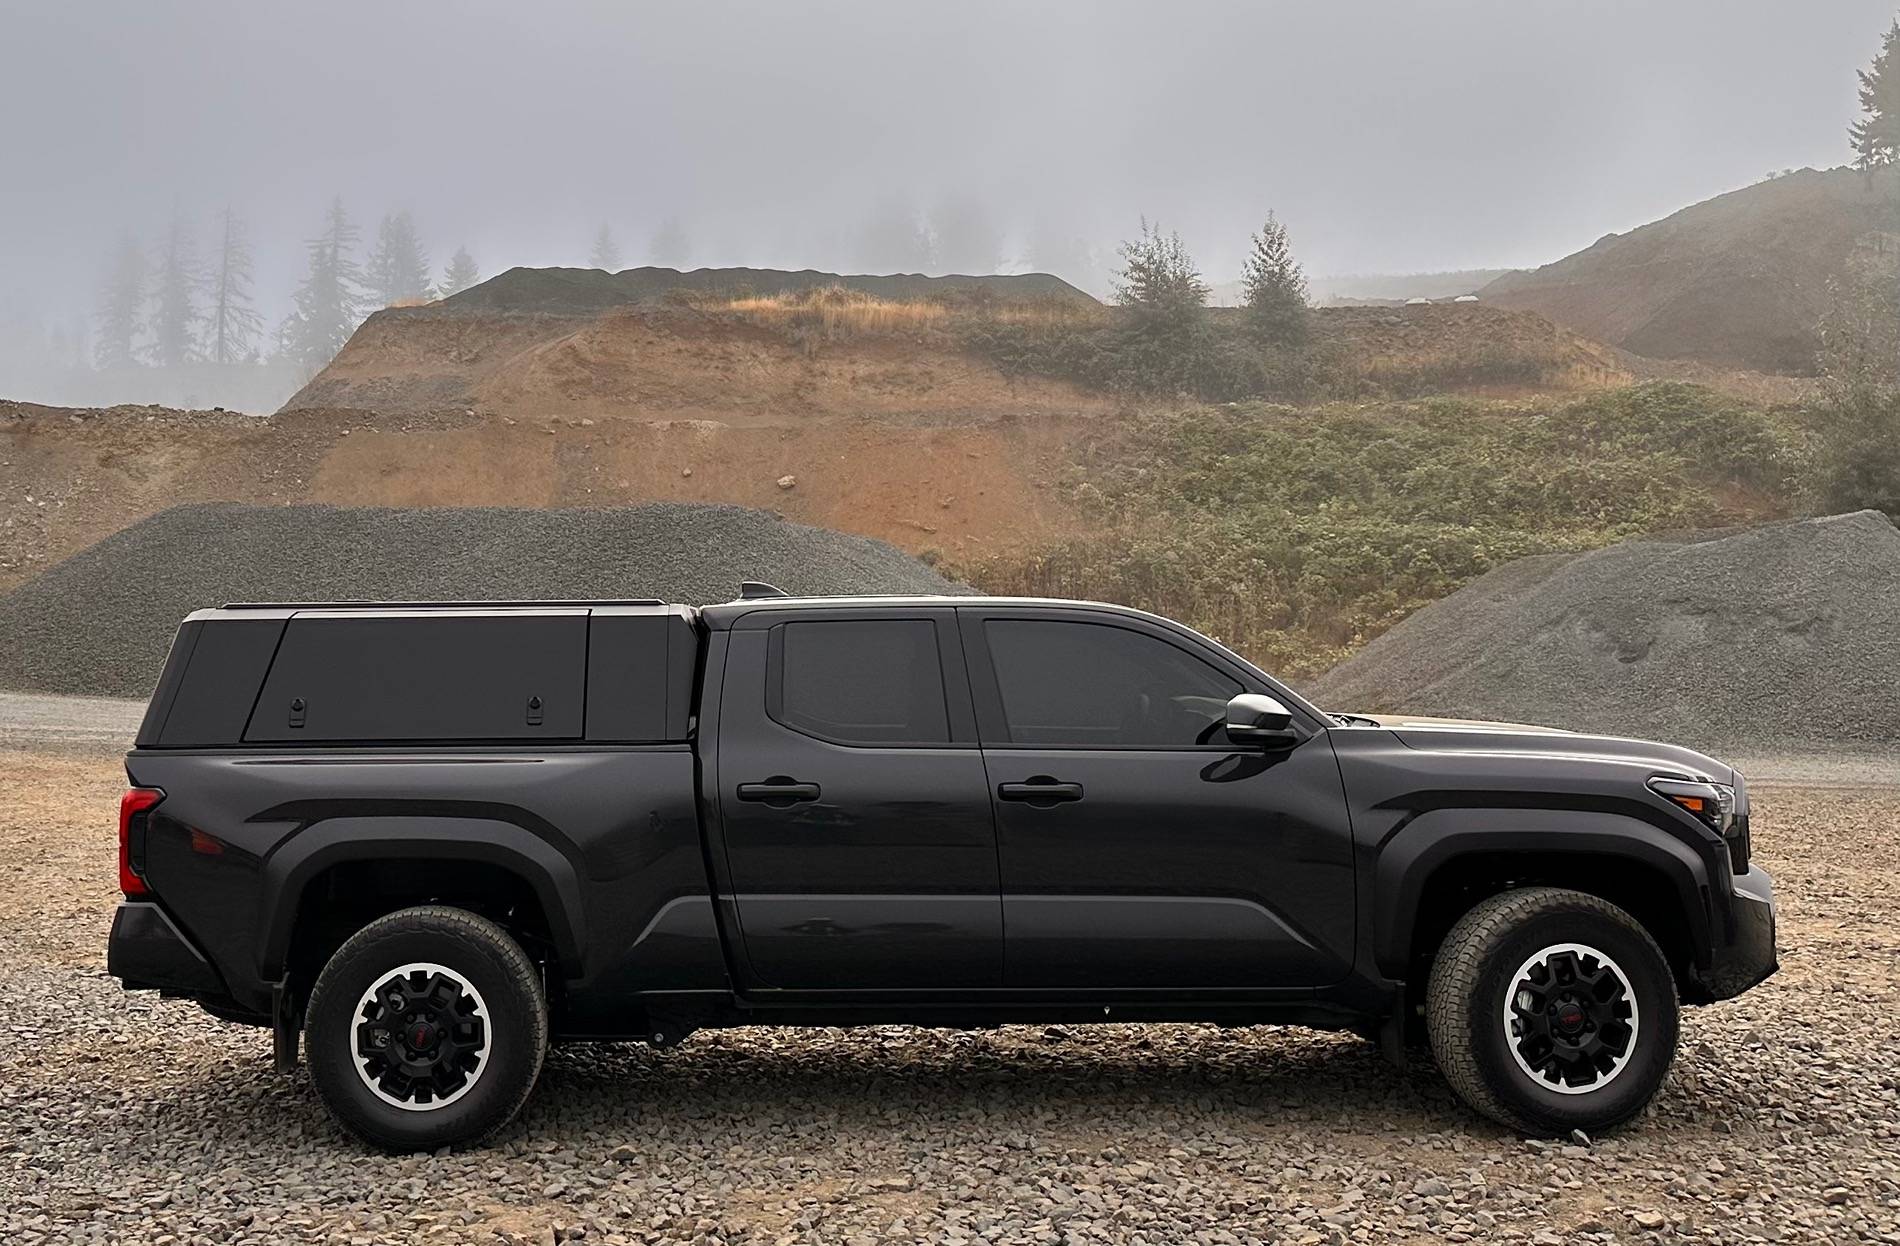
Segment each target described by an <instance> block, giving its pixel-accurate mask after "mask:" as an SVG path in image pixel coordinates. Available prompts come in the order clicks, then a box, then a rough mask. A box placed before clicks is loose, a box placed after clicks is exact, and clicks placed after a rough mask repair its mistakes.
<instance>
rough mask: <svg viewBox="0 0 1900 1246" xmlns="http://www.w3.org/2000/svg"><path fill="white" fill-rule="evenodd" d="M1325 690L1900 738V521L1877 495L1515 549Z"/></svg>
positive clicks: (1558, 715)
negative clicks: (1542, 549) (1870, 502)
mask: <svg viewBox="0 0 1900 1246" xmlns="http://www.w3.org/2000/svg"><path fill="white" fill-rule="evenodd" d="M1311 691H1312V693H1313V695H1314V696H1315V697H1316V698H1317V699H1318V701H1319V702H1320V704H1322V705H1325V706H1327V707H1328V708H1331V709H1343V710H1358V711H1360V712H1363V713H1380V712H1384V711H1394V712H1400V713H1406V714H1421V715H1424V714H1436V715H1444V716H1447V717H1452V718H1490V719H1504V720H1509V721H1517V722H1533V723H1544V724H1547V725H1550V726H1553V727H1569V728H1572V729H1575V730H1580V731H1607V732H1611V733H1613V734H1617V735H1635V736H1643V737H1646V738H1650V739H1659V740H1677V741H1680V742H1682V743H1684V744H1688V745H1691V746H1692V747H1696V748H1701V749H1704V750H1707V751H1711V752H1715V753H1717V754H1718V755H1719V754H1720V753H1722V752H1751V753H1760V752H1769V751H1772V752H1785V751H1789V750H1792V749H1800V748H1802V747H1804V746H1821V745H1836V744H1838V745H1841V746H1847V747H1860V748H1875V749H1882V750H1888V751H1890V750H1891V748H1892V746H1893V745H1895V744H1900V531H1896V530H1895V528H1894V525H1893V523H1892V522H1891V521H1889V520H1888V519H1887V518H1886V516H1884V515H1881V514H1880V513H1879V512H1877V511H1860V512H1857V513H1855V514H1851V515H1835V516H1831V517H1829V518H1825V519H1810V520H1801V521H1796V522H1792V523H1783V524H1774V525H1770V526H1768V527H1764V528H1756V529H1753V530H1751V531H1744V532H1741V533H1737V534H1733V535H1727V536H1722V537H1718V538H1714V539H1704V540H1685V541H1676V542H1671V541H1655V540H1647V541H1626V542H1624V543H1623V544H1621V545H1613V546H1610V547H1609V548H1607V549H1600V550H1593V551H1591V552H1589V553H1586V554H1577V555H1568V554H1545V555H1541V556H1539V557H1534V558H1522V559H1519V560H1517V561H1516V562H1512V563H1507V564H1506V565H1504V566H1502V567H1500V568H1498V569H1497V570H1496V571H1493V572H1491V573H1490V574H1489V575H1486V576H1484V577H1483V578H1481V579H1479V580H1477V581H1475V582H1473V583H1472V584H1469V585H1467V586H1466V587H1464V588H1462V589H1460V590H1459V591H1458V592H1456V593H1453V594H1452V595H1451V596H1450V597H1447V598H1445V599H1444V600H1443V601H1439V602H1434V603H1433V604H1432V605H1429V606H1427V607H1425V608H1424V609H1423V610H1420V611H1419V612H1418V613H1416V614H1414V615H1412V616H1411V617H1410V618H1408V619H1406V620H1405V621H1404V622H1402V623H1400V624H1399V625H1398V626H1397V627H1395V628H1393V629H1392V630H1391V631H1389V632H1387V633H1386V634H1385V635H1383V636H1381V637H1379V638H1378V639H1376V640H1374V641H1373V642H1372V643H1371V644H1369V645H1367V646H1366V647H1365V649H1364V650H1363V651H1361V652H1360V653H1359V654H1357V655H1355V656H1354V657H1352V658H1349V659H1347V660H1346V661H1345V662H1343V663H1341V664H1340V665H1338V666H1336V667H1334V668H1333V669H1332V670H1330V671H1328V672H1326V674H1324V675H1322V676H1321V677H1320V678H1319V679H1318V680H1316V681H1314V683H1313V687H1312V689H1311Z"/></svg>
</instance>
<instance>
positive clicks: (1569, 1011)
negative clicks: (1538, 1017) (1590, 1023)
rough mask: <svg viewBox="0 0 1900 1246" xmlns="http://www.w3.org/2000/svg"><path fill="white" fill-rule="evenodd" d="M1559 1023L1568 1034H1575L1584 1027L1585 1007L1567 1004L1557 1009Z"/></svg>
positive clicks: (1559, 1026)
mask: <svg viewBox="0 0 1900 1246" xmlns="http://www.w3.org/2000/svg"><path fill="white" fill-rule="evenodd" d="M1557 1025H1558V1028H1560V1029H1562V1030H1563V1032H1564V1033H1566V1034H1575V1033H1576V1032H1577V1031H1578V1030H1581V1029H1582V1028H1583V1009H1581V1008H1579V1007H1577V1005H1575V1004H1565V1005H1564V1006H1563V1007H1561V1008H1559V1009H1558V1010H1557Z"/></svg>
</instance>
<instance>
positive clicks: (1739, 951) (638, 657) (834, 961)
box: [109, 585, 1776, 1150]
mask: <svg viewBox="0 0 1900 1246" xmlns="http://www.w3.org/2000/svg"><path fill="white" fill-rule="evenodd" d="M127 770H128V773H129V776H130V780H131V785H132V786H131V789H130V790H129V791H128V792H127V793H126V794H125V797H124V801H123V804H122V807H121V813H120V833H119V843H120V862H119V875H120V885H121V889H122V890H123V891H124V894H125V899H124V902H123V903H122V904H121V905H120V907H119V909H118V912H117V915H116V917H115V919H114V921H113V925H112V935H111V942H110V948H109V961H110V967H111V971H112V973H113V974H114V975H116V976H117V977H119V978H120V979H121V980H123V982H124V984H125V985H126V986H127V987H129V988H146V989H152V988H155V989H158V990H160V991H163V992H165V993H167V994H171V995H179V996H186V997H190V998H193V999H195V1000H197V1001H198V1002H199V1003H200V1004H201V1005H202V1006H203V1007H204V1008H205V1009H207V1010H208V1011H210V1012H211V1013H213V1014H214V1015H216V1016H218V1017H221V1018H225V1019H227V1020H230V1021H236V1022H242V1023H247V1024H253V1025H259V1026H268V1027H272V1028H273V1029H274V1031H275V1036H276V1055H277V1062H278V1064H279V1066H280V1067H282V1068H286V1069H288V1068H292V1067H294V1066H295V1064H296V1061H297V1057H298V1052H299V1044H300V1041H301V1044H302V1048H303V1050H304V1051H305V1052H306V1053H307V1057H308V1060H309V1064H310V1069H311V1074H312V1078H313V1080H314V1081H315V1083H316V1086H317V1088H318V1090H319V1092H320V1093H321V1095H322V1097H323V1099H324V1101H325V1102H326V1103H327V1104H328V1106H329V1107H330V1108H331V1110H332V1111H333V1112H334V1113H335V1115H336V1116H337V1117H338V1118H339V1119H340V1120H341V1121H342V1122H343V1123H344V1124H345V1125H346V1126H348V1127H349V1128H350V1129H352V1130H354V1131H356V1132H357V1133H358V1134H359V1135H361V1136H362V1137H363V1138H365V1139H367V1140H369V1141H371V1142H373V1143H376V1144H379V1145H382V1146H386V1147H391V1148H399V1149H406V1150H414V1149H420V1148H428V1147H436V1146H440V1145H444V1144H449V1143H470V1142H475V1141H479V1140H481V1139H483V1138H485V1137H487V1136H489V1135H491V1134H492V1133H494V1132H495V1131H496V1130H498V1129H499V1128H501V1127H502V1126H503V1125H504V1124H506V1123H507V1122H508V1121H509V1120H510V1118H511V1117H512V1116H513V1115H514V1114H515V1112H516V1111H517V1110H518V1109H519V1108H520V1107H521V1105H522V1104H523V1102H524V1101H525V1100H526V1099H527V1097H528V1094H529V1092H530V1091H531V1089H532V1088H533V1085H534V1082H535V1078H536V1075H537V1074H538V1072H539V1070H540V1067H541V1061H542V1054H543V1052H544V1050H545V1048H546V1046H547V1044H548V1043H549V1042H577V1041H584V1040H643V1041H647V1042H651V1043H654V1044H660V1045H670V1044H673V1043H676V1042H678V1041H680V1039H681V1038H682V1037H684V1036H685V1035H687V1034H688V1033H690V1032H691V1031H692V1030H694V1029H696V1028H700V1027H709V1026H731V1025H760V1024H768V1025H850V1024H860V1023H892V1022H905V1023H915V1024H919V1025H933V1026H965V1027H967V1026H987V1025H997V1024H1003V1023H1008V1022H1032V1021H1033V1022H1038V1023H1047V1022H1058V1021H1059V1022H1065V1023H1072V1022H1081V1021H1199V1022H1218V1023H1223V1024H1235V1025H1251V1024H1261V1023H1276V1024H1289V1023H1290V1024H1299V1025H1307V1026H1317V1027H1325V1028H1329V1029H1341V1030H1351V1031H1356V1032H1358V1033H1360V1034H1362V1035H1364V1036H1365V1037H1366V1038H1368V1039H1371V1040H1373V1041H1376V1042H1380V1043H1382V1044H1383V1045H1384V1047H1385V1049H1386V1051H1387V1052H1388V1053H1390V1054H1391V1055H1393V1056H1394V1057H1395V1058H1399V1059H1402V1058H1403V1054H1404V1052H1405V1051H1406V1049H1407V1048H1408V1046H1414V1045H1419V1044H1422V1043H1424V1042H1427V1041H1428V1042H1429V1044H1430V1047H1431V1050H1432V1052H1433V1053H1434V1055H1435V1056H1436V1058H1437V1061H1438V1064H1439V1066H1440V1067H1441V1068H1442V1069H1443V1071H1444V1073H1445V1076H1446V1078H1447V1079H1448V1080H1449V1081H1450V1083H1451V1085H1452V1087H1453V1088H1455V1089H1456V1090H1457V1092H1458V1093H1459V1094H1460V1095H1461V1096H1462V1097H1463V1098H1464V1099H1465V1100H1466V1101H1467V1102H1469V1103H1470V1104H1471V1106H1472V1107H1474V1108H1475V1109H1477V1110H1478V1111H1480V1112H1482V1113H1484V1114H1485V1115H1487V1116H1490V1117H1493V1118H1495V1119H1497V1120H1499V1121H1501V1122H1504V1123H1506V1124H1508V1125H1510V1126H1512V1127H1515V1128H1518V1129H1522V1130H1525V1131H1534V1132H1537V1133H1550V1132H1566V1131H1569V1130H1571V1129H1573V1128H1583V1129H1590V1130H1594V1129H1601V1128H1605V1127H1608V1126H1611V1125H1615V1124H1617V1123H1619V1122H1622V1121H1625V1120H1627V1119H1629V1118H1630V1117H1632V1116H1633V1115H1635V1114H1636V1113H1637V1112H1638V1111H1640V1110H1641V1109H1642V1107H1643V1106H1644V1104H1645V1103H1647V1102H1648V1100H1649V1098H1650V1097H1651V1095H1652V1094H1653V1093H1654V1091H1655V1090H1656V1087H1657V1086H1658V1084H1659V1083H1660V1082H1661V1081H1662V1079H1663V1076H1664V1073H1665V1072H1666V1070H1667V1069H1668V1066H1669V1063H1670V1061H1671V1059H1672V1058H1673V1056H1674V1052H1675V1046H1676V1035H1677V1008H1678V1005H1679V1004H1684V1003H1687V1004H1698V1003H1707V1002H1709V1001H1713V1000H1720V999H1725V998H1727V997H1729V996H1733V995H1735V994H1737V993H1739V992H1741V991H1743V990H1746V989H1747V988H1748V987H1750V986H1752V985H1753V984H1755V983H1757V982H1759V981H1761V980H1762V979H1763V978H1765V977H1766V976H1768V975H1769V974H1770V973H1772V972H1773V971H1774V969H1775V966H1776V962H1775V946H1774V929H1775V918H1774V904H1773V897H1772V885H1771V883H1770V880H1769V878H1768V877H1767V875H1766V874H1765V873H1764V872H1763V871H1762V870H1761V869H1759V868H1757V867H1755V866H1753V865H1752V864H1751V863H1750V861H1749V816H1748V795H1747V792H1746V790H1745V788H1744V787H1743V784H1742V778H1741V776H1740V775H1739V774H1737V773H1736V772H1735V771H1734V770H1732V769H1731V768H1730V767H1728V766H1726V765H1723V764H1722V763H1720V762H1718V761H1714V760H1711V759H1710V758H1708V757H1704V756H1701V755H1699V754H1696V753H1693V752H1690V751H1688V750H1686V749H1682V748H1676V747H1672V746H1669V745H1664V744H1650V743H1644V742H1641V741H1636V740H1623V739H1608V738H1597V737H1591V736H1581V735H1572V734H1568V733H1564V732H1555V731H1548V730H1542V729H1539V728H1533V727H1514V726H1498V725H1485V724H1471V723H1446V722H1429V721H1417V722H1413V721H1386V720H1376V719H1370V718H1364V717H1358V716H1353V715H1345V714H1329V713H1326V712H1323V711H1322V710H1320V709H1318V708H1317V707H1315V706H1312V705H1310V704H1308V703H1307V702H1306V701H1305V700H1303V699H1302V698H1300V697H1299V696H1298V695H1296V694H1295V693H1294V692H1292V691H1291V690H1290V689H1288V688H1287V687H1286V686H1285V685H1283V684H1280V683H1278V682H1276V681H1275V680H1274V679H1273V678H1271V677H1270V676H1268V675H1266V674H1264V673H1263V672H1261V671H1259V670H1258V669H1256V668H1255V667H1253V666H1252V665H1251V664H1249V663H1248V662H1246V661H1245V660H1243V659H1241V658H1239V657H1237V656H1236V655H1235V654H1233V653H1231V652H1229V651H1228V650H1227V649H1225V648H1223V647H1222V646H1220V645H1218V644H1216V643H1214V642H1212V641H1210V640H1208V639H1207V638H1205V637H1203V636H1200V635H1198V634H1197V633H1195V632H1193V631H1190V630H1189V629H1187V628H1185V627H1182V626H1180V625H1178V624H1175V623H1171V622H1169V621H1167V620H1166V619H1161V618H1156V617H1154V616H1152V615H1148V614H1144V613H1141V612H1139V611H1136V610H1130V609H1125V608H1122V607H1118V606H1110V605H1098V604H1090V603H1083V602H1064V601H1034V600H1016V599H999V598H981V597H941V598H907V597H854V598H819V597H811V598H791V597H787V596H785V595H783V594H780V593H778V592H777V590H774V589H771V588H770V587H769V586H765V585H747V586H746V589H745V591H744V592H743V593H742V596H741V598H740V599H739V600H737V601H733V602H731V603H728V604H725V605H718V606H710V607H706V608H703V609H694V608H690V607H683V606H676V605H666V604H662V603H659V602H652V601H622V602H548V603H520V602H516V603H463V604H441V603H423V604H407V605H397V604H375V605H367V604H352V605H234V606H226V607H224V608H221V609H215V610H204V611H200V612H198V613H196V614H193V615H192V616H191V617H190V618H189V619H187V620H186V621H185V623H184V625H183V626H182V628H181V629H180V631H179V633H178V636H177V639H176V641H175V642H174V644H173V646H172V651H171V656H170V658H169V660H168V661H167V663H166V665H165V669H164V672H163V675H162V677H161V679H160V681H159V684H158V687H157V690H156V692H155V693H154V695H153V697H152V701H151V705H150V708H149V710H148V712H147V714H146V717H145V720H144V723H143V725H142V726H141V728H140V730H139V735H138V741H137V747H136V748H135V749H134V750H133V751H132V753H131V754H130V755H129V757H128V759H127Z"/></svg>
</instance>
